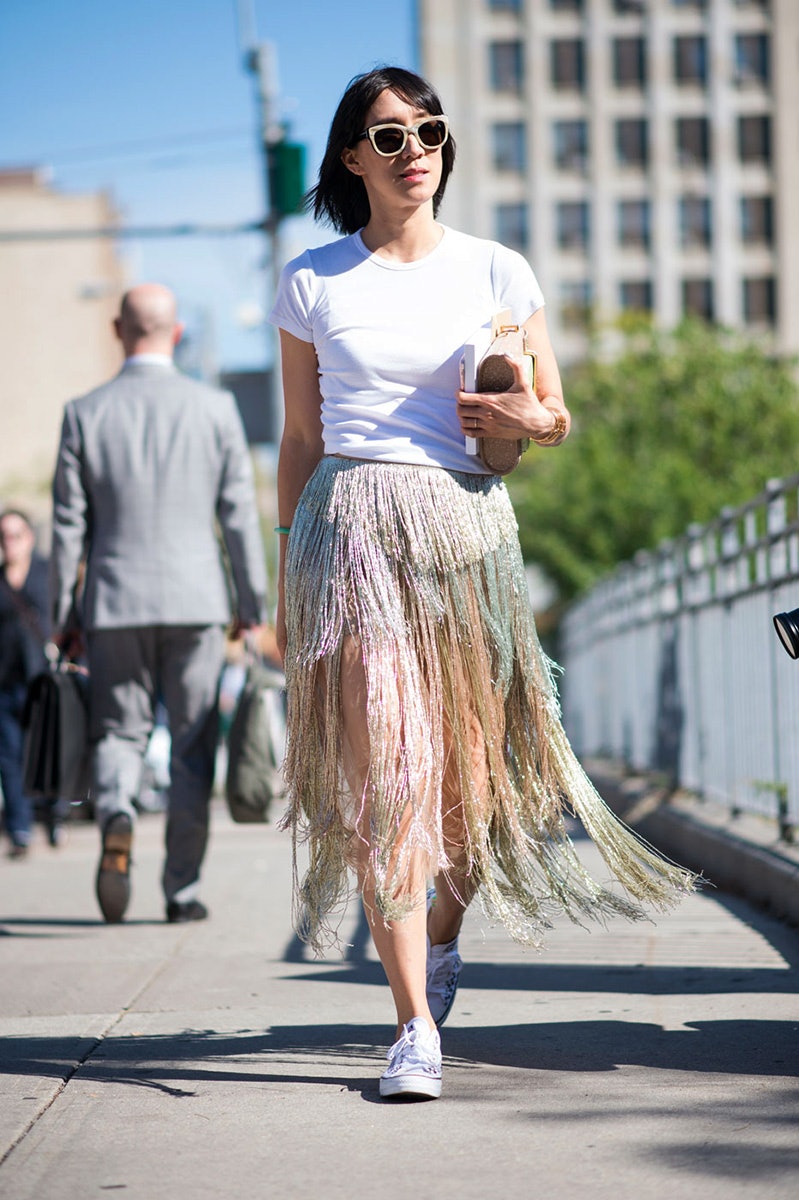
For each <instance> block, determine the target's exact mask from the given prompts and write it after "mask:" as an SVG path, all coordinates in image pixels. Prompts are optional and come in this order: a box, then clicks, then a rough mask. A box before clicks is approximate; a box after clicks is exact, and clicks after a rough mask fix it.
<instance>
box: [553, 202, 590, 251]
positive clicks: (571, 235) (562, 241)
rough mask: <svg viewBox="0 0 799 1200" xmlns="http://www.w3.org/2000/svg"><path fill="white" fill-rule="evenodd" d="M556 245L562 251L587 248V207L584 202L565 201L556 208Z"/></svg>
mask: <svg viewBox="0 0 799 1200" xmlns="http://www.w3.org/2000/svg"><path fill="white" fill-rule="evenodd" d="M557 221H558V245H559V246H560V247H561V249H562V250H585V249H586V248H587V246H588V205H587V204H586V203H585V201H584V200H565V201H563V202H562V203H560V204H559V205H558V207H557Z"/></svg>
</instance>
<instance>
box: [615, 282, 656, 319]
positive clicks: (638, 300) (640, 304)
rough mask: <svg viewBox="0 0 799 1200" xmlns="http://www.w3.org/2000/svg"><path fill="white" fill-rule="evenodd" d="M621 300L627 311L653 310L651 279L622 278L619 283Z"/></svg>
mask: <svg viewBox="0 0 799 1200" xmlns="http://www.w3.org/2000/svg"><path fill="white" fill-rule="evenodd" d="M619 301H620V304H621V307H622V308H623V309H624V311H625V312H651V311H652V281H651V279H625V280H622V282H621V283H620V284H619Z"/></svg>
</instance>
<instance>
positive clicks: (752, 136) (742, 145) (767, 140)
mask: <svg viewBox="0 0 799 1200" xmlns="http://www.w3.org/2000/svg"><path fill="white" fill-rule="evenodd" d="M738 157H739V158H740V160H741V162H742V163H766V164H768V163H770V162H771V119H770V118H769V117H767V116H756V117H739V118H738Z"/></svg>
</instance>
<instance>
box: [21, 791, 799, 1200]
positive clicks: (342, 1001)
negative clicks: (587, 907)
mask: <svg viewBox="0 0 799 1200" xmlns="http://www.w3.org/2000/svg"><path fill="white" fill-rule="evenodd" d="M162 831H163V819H162V818H161V817H160V816H155V815H150V816H147V817H146V818H144V819H143V820H142V821H141V822H140V824H139V828H138V831H137V840H136V865H135V869H134V872H135V873H134V889H135V890H134V898H133V902H132V905H131V909H130V914H129V916H130V919H129V920H128V921H127V922H126V923H125V924H124V925H123V926H105V925H103V924H102V923H101V922H100V921H99V919H98V913H97V911H96V906H95V901H94V896H93V876H94V870H95V864H96V858H97V837H96V833H95V831H94V829H93V828H91V827H90V826H88V825H84V824H74V825H73V826H72V830H71V836H70V840H69V843H68V844H67V845H66V847H64V848H63V849H60V850H57V851H53V850H51V849H50V848H49V847H48V846H46V845H45V844H44V841H43V840H42V841H41V842H37V844H36V847H35V850H34V853H33V854H32V855H31V857H30V859H29V860H28V861H26V862H9V861H7V860H6V859H2V860H0V964H1V970H0V1195H2V1196H3V1197H4V1198H5V1200H33V1198H34V1197H35V1198H36V1200H85V1198H87V1197H95V1196H97V1197H99V1196H101V1195H106V1194H108V1193H111V1192H114V1193H117V1192H118V1193H120V1194H124V1195H125V1196H127V1197H128V1198H129V1200H154V1198H156V1197H158V1198H160V1197H167V1198H170V1197H181V1200H182V1198H183V1197H192V1198H194V1197H198V1198H206V1197H207V1198H209V1200H211V1198H213V1200H216V1198H222V1197H225V1198H226V1197H237V1198H238V1197H246V1198H249V1197H261V1196H268V1197H270V1198H275V1200H282V1198H283V1197H287V1198H293V1197H300V1198H306V1197H308V1198H310V1197H318V1196H324V1197H332V1198H338V1197H348V1198H349V1197H355V1198H359V1197H361V1196H363V1197H367V1196H368V1197H370V1198H371V1197H386V1198H387V1200H406V1198H407V1200H410V1198H411V1197H413V1198H414V1200H427V1198H430V1200H433V1198H435V1200H446V1198H449V1197H452V1198H453V1200H454V1198H455V1197H457V1198H458V1200H461V1198H462V1200H472V1198H474V1200H477V1198H478V1197H479V1198H480V1200H484V1198H485V1197H487V1196H494V1195H501V1196H502V1197H505V1198H507V1197H510V1198H511V1200H515V1198H516V1197H519V1198H521V1197H525V1198H527V1197H533V1196H535V1197H540V1198H543V1200H549V1198H554V1200H561V1198H563V1200H572V1198H575V1200H577V1198H578V1197H579V1198H580V1200H585V1198H586V1197H590V1200H606V1198H607V1200H627V1198H628V1197H630V1198H632V1197H636V1198H638V1197H641V1196H649V1195H652V1196H655V1195H656V1196H658V1197H660V1198H665V1200H669V1198H670V1197H680V1200H685V1198H689V1200H690V1198H692V1197H697V1198H699V1197H701V1198H702V1200H716V1198H718V1200H721V1198H722V1197H723V1198H724V1200H736V1198H738V1197H746V1198H752V1200H766V1198H767V1200H782V1198H783V1197H785V1198H786V1200H787V1198H788V1197H791V1198H793V1197H795V1196H796V1194H797V1189H799V1128H798V1127H797V1100H799V1085H797V1080H796V1075H797V1066H798V1065H799V1003H798V1001H797V992H798V991H799V933H797V931H796V930H794V929H791V928H790V927H788V926H786V925H784V924H782V923H780V922H779V921H777V920H774V919H772V918H769V917H768V916H765V915H763V914H762V913H760V912H758V911H756V910H755V909H752V908H750V907H749V906H748V905H747V904H746V903H745V902H744V901H743V900H740V899H728V898H725V896H724V895H722V894H720V893H718V892H714V891H712V890H711V891H708V892H706V893H705V894H702V895H698V896H696V897H692V898H690V899H689V900H687V901H686V902H685V903H684V904H683V905H682V906H681V907H680V908H679V909H678V910H677V911H676V912H675V913H673V914H671V915H669V916H667V917H662V918H660V919H659V920H658V922H657V924H654V925H653V924H641V925H636V926H629V925H626V924H624V923H622V922H613V923H612V924H611V925H610V927H609V928H608V929H606V930H603V929H601V928H597V929H594V930H592V931H591V932H587V931H585V930H582V929H580V928H577V927H574V926H571V925H570V924H568V923H566V922H564V923H562V924H560V925H559V926H558V928H557V929H556V930H554V931H552V933H551V935H550V936H549V938H548V942H547V947H546V949H545V951H544V952H543V953H542V954H540V955H539V954H536V953H533V952H529V951H525V950H523V949H521V948H520V947H518V946H515V945H514V944H513V943H512V942H510V941H509V939H508V938H507V937H506V935H505V934H504V933H503V932H502V931H501V930H499V929H494V928H491V927H490V926H488V925H487V923H486V922H485V921H484V920H483V919H482V916H481V914H480V912H479V909H477V908H475V909H474V911H472V912H470V914H469V916H468V918H467V925H466V927H465V930H464V934H463V937H462V942H461V946H462V952H463V956H464V959H465V963H466V965H465V967H464V974H463V983H462V987H461V990H460V992H459V995H458V1000H457V1002H456V1006H455V1009H454V1011H453V1014H452V1016H451V1017H450V1020H449V1022H448V1023H447V1025H446V1026H445V1028H444V1031H443V1035H442V1040H443V1046H444V1053H445V1069H444V1092H443V1096H442V1099H441V1100H440V1101H437V1102H435V1103H428V1104H415V1105H400V1106H397V1105H387V1104H383V1103H381V1102H380V1100H379V1098H378V1093H377V1079H378V1076H379V1074H380V1072H381V1070H382V1067H383V1062H384V1060H383V1055H384V1053H385V1050H386V1048H387V1045H388V1043H389V1041H390V1040H391V1036H392V1032H393V1025H392V1021H393V1014H392V1010H391V1004H390V999H389V993H388V989H387V987H386V985H385V983H384V982H383V976H382V970H381V968H380V966H379V964H378V963H377V962H376V961H375V958H374V953H373V951H372V950H371V947H370V946H369V944H368V942H367V940H366V939H365V937H364V931H363V928H362V923H361V922H360V920H359V919H358V914H357V911H356V909H355V908H353V909H352V911H351V912H350V913H348V915H347V918H346V920H345V926H344V928H345V931H346V933H347V935H348V938H349V940H350V941H351V942H352V947H351V949H350V951H349V952H348V956H347V957H345V958H341V957H338V956H335V955H333V956H331V957H330V958H328V959H327V960H325V961H322V962H314V961H306V960H305V959H304V957H303V954H302V949H301V947H299V945H298V944H297V943H296V942H295V941H294V939H293V937H292V934H291V929H290V916H289V885H290V861H289V859H290V846H289V839H288V836H287V835H286V834H281V833H279V832H278V831H276V830H275V829H274V828H273V827H258V826H244V827H237V826H234V825H233V824H232V823H231V822H230V821H229V819H228V817H227V815H226V813H225V811H224V809H223V808H222V806H221V805H220V804H218V803H217V805H216V806H215V809H214V821H213V833H212V841H211V848H210V852H209V858H208V865H207V871H206V881H205V890H204V894H203V897H204V899H205V900H206V901H207V903H208V904H209V906H210V908H211V911H212V919H211V920H210V921H208V922H206V923H199V924H194V925H186V926H169V925H166V924H164V923H163V909H162V901H161V898H160V891H159V887H158V876H159V871H160V865H161V837H162ZM581 845H582V846H583V847H585V857H586V861H588V862H589V863H590V865H591V866H592V868H593V869H595V870H597V871H600V870H601V868H600V866H599V865H598V863H597V861H596V858H595V856H594V853H593V851H592V850H591V849H590V847H587V846H586V844H585V843H584V842H583V843H581Z"/></svg>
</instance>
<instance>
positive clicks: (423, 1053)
mask: <svg viewBox="0 0 799 1200" xmlns="http://www.w3.org/2000/svg"><path fill="white" fill-rule="evenodd" d="M400 1057H402V1059H403V1061H404V1062H406V1063H409V1064H418V1065H419V1066H427V1067H429V1066H430V1065H431V1061H432V1058H433V1055H432V1053H431V1051H429V1050H427V1049H426V1048H425V1046H424V1044H423V1042H422V1040H421V1039H420V1037H419V1034H418V1031H417V1030H413V1031H412V1032H410V1033H409V1032H408V1026H407V1025H403V1027H402V1033H401V1034H400V1037H399V1039H398V1040H397V1041H396V1042H395V1043H394V1045H393V1046H392V1047H391V1049H390V1050H389V1051H388V1053H387V1054H386V1058H387V1059H388V1061H389V1063H390V1064H391V1065H392V1066H393V1065H394V1063H395V1062H396V1060H397V1059H398V1058H400Z"/></svg>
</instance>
